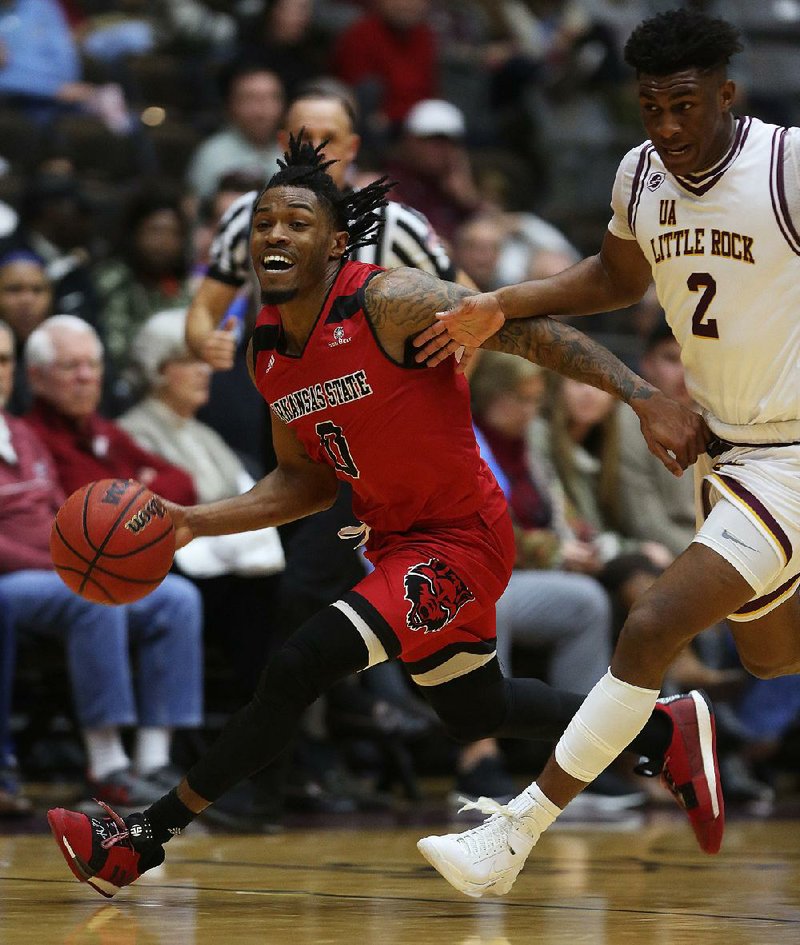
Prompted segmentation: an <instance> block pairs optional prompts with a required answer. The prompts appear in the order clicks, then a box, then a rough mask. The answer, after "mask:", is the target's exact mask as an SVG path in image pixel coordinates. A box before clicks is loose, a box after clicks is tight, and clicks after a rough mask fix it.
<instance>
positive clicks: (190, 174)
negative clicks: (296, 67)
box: [186, 62, 284, 199]
mask: <svg viewBox="0 0 800 945" xmlns="http://www.w3.org/2000/svg"><path fill="white" fill-rule="evenodd" d="M223 84H224V90H223V92H224V99H225V114H226V119H227V121H226V125H225V127H224V128H222V129H221V130H220V131H217V132H216V133H215V134H213V135H211V137H210V138H207V139H206V140H205V141H204V142H203V143H202V144H201V145H200V146H199V147H198V149H197V151H195V153H194V155H193V157H192V159H191V161H190V164H189V169H188V171H187V176H186V182H187V185H188V187H189V189H190V190H191V191H192V193H193V194H194V195H195V196H196V197H198V198H200V199H203V198H205V197H209V196H210V195H211V194H212V193H213V192H214V190H215V188H216V186H217V182H218V181H219V179H220V177H222V176H223V174H227V173H228V172H230V171H234V170H240V171H251V172H261V173H262V174H263V175H264V177H265V178H269V177H271V176H272V175H273V174H274V173H275V171H276V170H277V169H278V167H277V164H276V161H277V160H278V158H279V157H281V156H282V152H281V150H280V148H279V147H278V143H277V138H276V134H277V131H278V125H279V123H280V120H281V114H282V113H283V105H284V91H283V85H282V84H281V80H280V78H279V77H278V76H277V75H276V73H274V72H273V71H272V70H271V69H269V68H267V67H266V66H264V65H261V64H258V63H252V62H240V63H238V64H237V65H235V66H233V67H231V68H229V69H228V70H227V72H226V74H225V75H224V82H223Z"/></svg>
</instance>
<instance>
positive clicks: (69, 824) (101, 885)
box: [47, 801, 164, 899]
mask: <svg viewBox="0 0 800 945" xmlns="http://www.w3.org/2000/svg"><path fill="white" fill-rule="evenodd" d="M97 803H98V804H99V805H100V806H101V807H102V808H103V809H104V810H105V811H106V813H107V815H108V816H105V817H103V816H101V817H89V816H88V815H86V814H80V813H78V812H77V811H72V810H65V809H64V808H63V807H55V808H53V809H52V810H49V811H48V812H47V821H48V823H49V824H50V830H51V831H52V832H53V837H54V838H55V841H56V843H57V844H58V847H59V849H60V850H61V852H62V853H63V854H64V859H65V860H66V861H67V866H69V868H70V869H71V870H72V872H73V873H74V874H75V876H76V877H77V878H78V879H79V880H80V881H81V882H82V883H88V884H89V885H90V886H91V887H92V888H93V889H96V890H97V892H99V893H100V895H101V896H105V897H106V899H110V898H111V897H112V896H115V895H116V894H117V893H118V892H119V891H120V889H122V887H123V886H129V885H130V884H131V883H133V882H135V881H136V880H137V879H138V878H139V877H140V876H141V875H142V873H144V872H145V870H148V869H152V867H154V866H158V865H159V864H161V863H163V862H164V850H163V848H162V847H161V846H157V845H154V846H153V849H152V850H148V852H147V853H146V854H142V853H139V851H137V850H136V849H135V848H134V846H133V841H132V839H131V836H130V833H129V831H128V826H127V825H126V823H125V821H124V820H123V819H122V818H121V817H120V816H119V814H117V813H116V812H115V811H113V810H112V809H111V808H110V807H109V806H108V805H107V804H104V803H103V802H102V801H98V802H97ZM134 829H136V828H134Z"/></svg>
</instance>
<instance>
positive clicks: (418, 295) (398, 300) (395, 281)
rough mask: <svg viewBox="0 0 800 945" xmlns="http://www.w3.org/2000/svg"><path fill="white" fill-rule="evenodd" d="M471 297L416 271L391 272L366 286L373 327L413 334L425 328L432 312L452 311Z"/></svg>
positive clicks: (467, 293) (430, 320)
mask: <svg viewBox="0 0 800 945" xmlns="http://www.w3.org/2000/svg"><path fill="white" fill-rule="evenodd" d="M471 294H473V293H472V292H471V291H470V290H469V289H467V288H465V287H464V286H462V285H456V284H455V283H453V282H443V281H442V280H441V279H437V278H436V277H435V276H432V275H431V274H430V273H427V272H422V271H420V270H418V269H395V270H389V271H387V272H385V273H383V274H382V275H380V276H379V277H378V278H375V279H373V280H372V282H370V284H369V285H368V286H367V290H366V302H367V311H368V313H369V317H370V320H371V321H372V324H373V325H374V327H375V328H377V329H381V328H391V327H394V328H401V329H403V330H404V332H405V333H406V334H413V333H414V332H417V331H421V330H422V329H423V328H427V327H428V325H430V324H431V322H432V321H433V317H434V315H435V314H436V312H444V311H446V310H448V309H451V308H453V306H454V305H455V304H456V302H458V301H459V300H460V299H462V298H464V296H465V295H471Z"/></svg>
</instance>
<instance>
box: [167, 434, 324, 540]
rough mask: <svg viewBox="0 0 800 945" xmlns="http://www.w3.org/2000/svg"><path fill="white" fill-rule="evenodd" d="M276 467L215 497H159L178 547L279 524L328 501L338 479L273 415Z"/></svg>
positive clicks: (306, 513)
mask: <svg viewBox="0 0 800 945" xmlns="http://www.w3.org/2000/svg"><path fill="white" fill-rule="evenodd" d="M272 444H273V447H274V449H275V455H276V456H277V459H278V465H277V468H275V469H274V470H272V472H270V473H268V474H267V475H266V476H264V478H263V479H260V480H259V481H258V482H257V483H256V484H255V485H254V486H253V488H252V489H250V490H249V491H248V492H245V493H243V494H242V495H237V496H234V497H233V498H230V499H222V500H220V501H219V502H207V503H204V504H202V505H192V506H181V505H176V504H175V503H174V502H166V501H165V502H164V505H165V506H166V508H167V511H168V512H169V513H170V515H171V516H172V521H173V524H174V525H175V541H176V545H177V547H179V548H181V547H183V545H186V544H188V543H189V542H190V541H191V540H192V539H193V538H199V537H200V536H201V535H230V534H234V533H237V532H250V531H255V530H256V529H260V528H267V527H269V526H272V525H283V524H285V523H286V522H293V521H295V520H296V519H298V518H303V517H304V516H306V515H311V514H312V513H314V512H321V511H322V510H323V509H327V508H330V507H331V505H333V502H334V499H335V498H336V493H337V491H338V487H339V484H338V480H337V479H336V476H335V474H334V472H333V470H332V469H331V468H330V467H329V466H325V465H323V464H321V463H315V462H314V461H313V460H312V459H311V458H310V457H309V455H308V453H307V452H306V451H305V448H304V447H303V446H302V444H301V443H300V441H299V440H298V439H297V437H296V436H295V434H294V433H293V431H292V430H291V429H290V428H289V427H288V426H287V425H286V424H284V423H282V422H281V421H279V420H276V419H275V418H273V421H272Z"/></svg>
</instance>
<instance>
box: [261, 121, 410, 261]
mask: <svg viewBox="0 0 800 945" xmlns="http://www.w3.org/2000/svg"><path fill="white" fill-rule="evenodd" d="M327 143H328V142H327V141H323V142H322V144H319V145H317V147H314V145H313V144H311V142H310V141H307V140H306V139H305V138H304V135H303V130H302V129H301V130H300V133H299V134H298V135H297V136H296V137H295V136H294V135H289V147H288V148H287V150H286V152H285V153H284V155H283V160H280V159H279V160H278V166H279V167H280V170H279V171H278V172H277V173H276V174H274V175H273V176H272V177H271V178H270V180H269V181H268V183H267V186H266V187H265V188H264V190H263V191H262V193H266V191H268V190H271V189H272V188H274V187H286V186H294V187H304V188H306V189H307V190H310V191H312V193H314V194H316V195H317V197H318V198H319V199H320V200H321V201H322V202H323V203H324V204H325V205H326V206H327V208H328V210H329V211H330V214H331V216H332V218H333V220H334V222H335V224H336V227H337V229H339V230H344V231H346V232H347V234H348V238H347V246H346V247H345V251H344V257H345V258H347V257H348V256H349V255H350V254H351V253H353V252H354V251H355V250H356V249H358V248H359V247H361V246H369V245H370V244H372V243H377V241H378V238H379V236H380V229H381V226H382V220H381V210H382V209H383V208H384V207H385V206H386V195H387V193H388V192H389V191H390V190H391V188H392V187H393V186H394V184H393V182H391V181H389V180H388V178H386V177H381V178H380V179H379V180H376V181H373V182H372V183H371V184H369V185H368V186H367V187H363V188H361V189H360V190H352V191H341V190H339V188H338V187H337V186H336V184H335V183H334V182H333V178H332V177H331V176H330V174H328V168H329V167H330V166H331V165H332V164H335V163H336V162H335V161H329V160H326V159H325V156H324V153H323V152H324V150H325V145H326V144H327Z"/></svg>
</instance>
